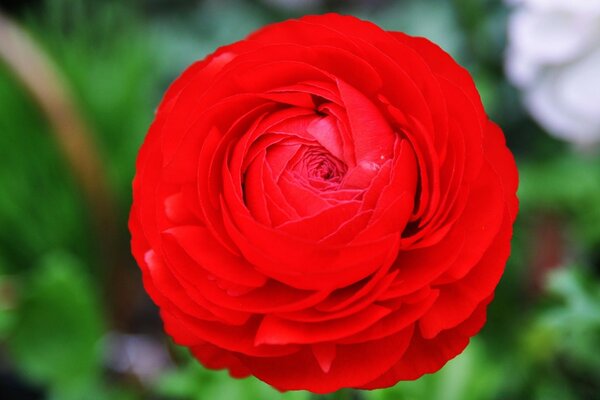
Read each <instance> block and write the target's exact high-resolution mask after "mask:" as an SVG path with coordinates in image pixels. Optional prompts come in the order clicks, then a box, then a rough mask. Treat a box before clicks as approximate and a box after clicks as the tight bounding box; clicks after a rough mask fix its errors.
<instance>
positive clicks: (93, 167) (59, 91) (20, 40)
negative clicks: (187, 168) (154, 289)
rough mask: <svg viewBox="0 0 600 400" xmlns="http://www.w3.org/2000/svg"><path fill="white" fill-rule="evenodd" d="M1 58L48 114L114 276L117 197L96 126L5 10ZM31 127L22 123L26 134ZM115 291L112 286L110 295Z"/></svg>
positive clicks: (117, 262)
mask: <svg viewBox="0 0 600 400" xmlns="http://www.w3.org/2000/svg"><path fill="white" fill-rule="evenodd" d="M0 62H3V63H5V64H6V66H7V67H8V68H9V70H10V71H11V72H12V73H13V74H14V76H15V78H16V79H17V81H18V82H20V84H21V85H22V86H23V88H25V89H26V90H27V92H28V93H29V94H30V96H31V98H32V100H33V101H34V102H35V104H36V105H37V106H38V107H39V108H40V110H41V112H42V113H43V114H44V116H45V117H46V119H47V121H48V123H49V125H50V127H51V132H52V134H53V136H54V139H55V141H56V143H57V144H58V147H59V148H60V150H61V152H62V154H63V157H64V158H65V159H66V161H67V165H68V166H69V168H70V170H71V173H72V174H73V176H74V178H75V179H76V181H77V183H78V185H79V187H80V188H81V191H82V193H83V195H84V198H85V200H86V202H87V205H88V207H89V211H90V214H91V218H92V222H93V224H94V227H95V231H96V232H95V234H96V241H97V250H98V257H99V258H100V260H101V265H103V266H108V269H107V271H106V276H104V277H105V278H109V277H111V276H112V275H114V274H115V273H117V272H116V271H118V270H119V269H120V268H119V267H120V259H119V254H118V251H117V246H118V243H117V238H118V234H117V233H118V226H117V213H116V205H115V197H114V195H113V193H112V191H111V189H110V186H109V184H108V179H107V174H106V170H105V166H104V164H103V162H102V159H101V157H100V154H99V151H98V147H97V145H96V143H94V140H93V135H92V131H91V129H90V127H89V126H88V124H87V123H86V121H85V120H84V118H83V117H82V116H81V114H80V112H79V110H78V107H77V105H76V103H75V101H74V99H73V96H72V94H71V91H70V90H69V85H68V84H67V81H66V79H64V77H63V76H62V74H61V73H60V71H59V70H58V68H56V67H55V65H54V63H53V62H52V60H51V59H50V58H49V57H48V56H47V55H46V54H45V52H44V51H43V49H42V48H40V46H39V45H38V44H37V43H36V42H35V41H34V40H33V39H32V38H31V37H30V36H29V34H28V33H27V32H26V31H25V30H23V29H22V28H21V27H20V26H19V25H18V24H17V23H15V22H13V21H11V20H10V19H9V18H8V17H6V16H4V15H3V14H2V13H0ZM28 133H30V132H27V130H26V127H23V134H28ZM23 156H24V157H35V153H34V152H33V149H32V152H31V154H23ZM40 200H41V201H43V199H40ZM113 280H114V279H113ZM107 282H110V279H107ZM110 292H111V289H110V288H107V293H106V295H107V296H109V298H110V296H112V295H111V294H110Z"/></svg>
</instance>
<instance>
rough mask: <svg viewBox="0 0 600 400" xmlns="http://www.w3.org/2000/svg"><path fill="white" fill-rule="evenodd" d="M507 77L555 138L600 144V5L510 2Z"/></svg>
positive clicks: (563, 0) (591, 0) (590, 0)
mask: <svg viewBox="0 0 600 400" xmlns="http://www.w3.org/2000/svg"><path fill="white" fill-rule="evenodd" d="M507 2H508V3H509V5H510V7H511V14H510V17H509V22H508V47H507V52H506V73H507V76H508V78H509V80H511V81H512V83H513V84H515V85H516V86H517V87H519V88H520V89H521V90H522V93H523V101H524V104H525V107H526V108H527V109H528V111H529V112H530V113H531V115H532V116H533V118H534V119H536V120H537V121H538V122H539V124H540V125H541V126H542V127H543V128H544V129H545V130H546V131H547V132H548V133H549V134H551V135H553V136H556V137H559V138H562V139H564V140H567V141H569V142H572V143H574V144H575V145H577V146H580V147H582V146H587V145H590V144H593V143H598V142H600V0H508V1H507Z"/></svg>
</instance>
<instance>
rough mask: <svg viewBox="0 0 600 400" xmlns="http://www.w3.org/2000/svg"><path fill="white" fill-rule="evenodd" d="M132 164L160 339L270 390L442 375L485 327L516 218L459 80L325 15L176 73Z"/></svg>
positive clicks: (138, 231)
mask: <svg viewBox="0 0 600 400" xmlns="http://www.w3.org/2000/svg"><path fill="white" fill-rule="evenodd" d="M136 167H137V174H136V177H135V180H134V184H133V194H134V202H133V207H132V211H131V217H130V230H131V233H132V249H133V254H134V256H135V258H136V260H137V262H138V264H139V266H140V268H141V270H142V272H143V280H144V285H145V288H146V290H147V292H148V293H149V294H150V296H151V297H152V299H153V300H154V302H155V303H156V304H157V305H158V306H159V308H160V314H161V317H162V319H163V321H164V326H165V330H166V331H167V332H168V334H169V335H171V336H172V337H173V339H174V340H175V342H176V343H178V344H181V345H184V346H188V347H189V348H190V350H191V351H192V353H193V354H194V356H195V357H196V358H197V359H198V360H200V362H202V363H203V364H204V365H205V366H206V367H208V368H214V369H220V368H227V369H228V370H229V371H230V373H231V375H233V376H235V377H243V376H247V375H255V376H257V377H258V378H260V379H262V380H264V381H265V382H267V383H269V384H271V385H273V386H274V387H276V388H278V389H280V390H290V389H307V390H310V391H313V392H319V393H325V392H331V391H335V390H337V389H340V388H343V387H355V388H365V389H373V388H381V387H387V386H391V385H394V384H395V383H396V382H398V381H399V380H409V379H416V378H418V377H419V376H421V375H423V374H425V373H430V372H434V371H436V370H438V369H439V368H441V367H442V366H443V365H444V364H445V363H446V362H447V361H448V360H449V359H451V358H452V357H454V356H456V355H457V354H459V353H460V352H461V351H462V350H463V349H464V348H465V346H466V345H467V343H468V341H469V338H470V337H471V336H473V335H474V334H475V333H477V332H478V331H479V330H480V328H481V327H482V325H483V324H484V322H485V313H486V307H487V305H488V303H489V302H490V300H491V299H492V297H493V292H494V288H495V286H496V284H497V283H498V280H499V279H500V276H501V275H502V272H503V269H504V265H505V262H506V259H507V257H508V255H509V251H510V238H511V232H512V223H513V221H514V218H515V216H516V213H517V199H516V196H515V191H516V187H517V171H516V168H515V164H514V161H513V158H512V155H511V154H510V152H509V151H508V150H507V148H506V146H505V143H504V137H503V134H502V132H501V130H500V129H499V128H498V127H497V126H496V125H494V123H492V122H491V121H490V120H489V119H488V118H487V117H486V114H485V111H484V110H483V107H482V105H481V101H480V99H479V95H478V93H477V91H476V88H475V86H474V84H473V81H472V80H471V78H470V76H469V74H468V73H467V71H466V70H464V69H463V68H461V67H460V66H458V65H457V64H456V63H455V62H454V61H453V60H452V58H451V57H450V56H449V55H448V54H446V53H445V52H444V51H443V50H441V49H440V48H439V47H437V46H436V45H435V44H433V43H431V42H429V41H428V40H426V39H423V38H415V37H411V36H407V35H405V34H402V33H398V32H386V31H383V30H381V29H380V28H378V27H377V26H376V25H373V24H371V23H368V22H365V21H361V20H359V19H356V18H353V17H346V16H340V15H335V14H328V15H323V16H309V17H304V18H302V19H300V20H290V21H286V22H282V23H278V24H274V25H270V26H267V27H265V28H263V29H261V30H259V31H258V32H256V33H254V34H252V35H250V36H249V37H248V38H247V39H246V40H243V41H240V42H237V43H234V44H232V45H229V46H225V47H222V48H220V49H218V50H217V51H216V52H215V53H214V54H212V55H210V56H208V57H207V58H206V59H204V60H203V61H199V62H197V63H195V64H193V65H192V66H190V67H189V68H188V69H187V70H186V71H185V72H184V73H183V74H182V75H181V76H180V77H179V78H178V79H177V80H176V81H175V82H174V83H173V84H172V86H171V87H170V88H169V90H168V91H167V93H166V94H165V96H164V99H163V101H162V103H161V105H160V107H159V109H158V111H157V113H156V119H155V121H154V123H153V124H152V126H151V128H150V131H149V132H148V135H147V137H146V140H145V142H144V144H143V146H142V149H141V150H140V154H139V158H138V160H137V165H136Z"/></svg>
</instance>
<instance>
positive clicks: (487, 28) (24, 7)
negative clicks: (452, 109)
mask: <svg viewBox="0 0 600 400" xmlns="http://www.w3.org/2000/svg"><path fill="white" fill-rule="evenodd" d="M559 3H560V2H557V1H554V0H544V1H537V2H533V1H531V0H513V1H508V2H506V3H503V2H500V1H492V0H453V1H448V2H440V1H436V0H411V1H404V0H403V1H391V0H387V1H386V0H352V1H341V0H340V1H333V0H331V1H328V0H303V1H299V0H203V1H199V0H197V1H191V0H170V1H169V0H146V1H142V0H138V1H102V2H99V1H93V0H28V1H24V0H15V1H5V0H0V398H2V399H7V400H11V399H61V400H62V399H66V400H69V399H73V400H76V399H124V400H125V399H127V400H129V399H132V400H133V399H215V398H223V399H256V400H258V399H260V400H265V399H290V400H304V399H310V398H312V397H311V396H313V395H311V394H310V393H308V392H293V393H286V394H281V393H278V392H277V391H275V390H274V389H272V388H270V387H269V386H267V385H266V384H264V383H262V382H260V381H258V380H256V379H254V378H247V379H244V380H234V379H232V378H230V377H229V376H228V375H227V373H226V372H223V371H220V372H215V371H209V370H205V369H203V368H202V367H201V366H200V365H199V364H198V363H197V362H195V361H194V360H193V359H191V357H190V356H189V355H188V353H187V351H186V350H185V349H182V348H179V347H178V346H176V345H174V344H173V343H171V342H170V341H169V339H168V338H167V337H166V335H165V334H164V333H163V330H162V325H161V322H160V319H159V317H158V314H157V310H156V308H155V307H154V305H153V304H152V303H151V301H150V300H149V299H148V297H147V296H146V295H145V293H144V291H143V288H142V285H141V276H140V273H139V270H138V268H137V267H136V265H135V263H134V261H133V258H132V257H131V255H130V252H129V234H128V232H127V215H128V212H129V207H130V204H131V179H132V177H133V174H134V160H135V157H136V153H137V150H138V148H139V146H140V144H141V143H142V140H143V138H144V135H145V133H146V130H147V128H148V125H149V124H150V122H151V120H152V118H153V112H154V110H155V108H156V107H157V105H158V103H159V101H160V98H161V96H162V93H163V92H164V90H165V89H166V88H167V86H168V84H169V83H170V82H171V81H172V80H173V79H174V78H175V77H176V76H177V75H178V74H179V73H181V71H182V70H183V69H184V68H185V67H186V66H188V65H189V64H191V63H192V62H193V61H195V60H198V59H201V58H203V57H204V56H205V55H207V54H208V53H210V52H212V51H213V50H214V49H216V48H217V47H218V46H220V45H224V44H227V43H230V42H233V41H236V40H240V39H242V38H243V37H244V36H245V35H247V34H248V33H249V32H251V31H252V30H254V29H256V28H258V27H260V26H262V25H264V24H267V23H270V22H275V21H280V20H283V19H287V18H291V17H297V16H300V15H303V14H311V13H322V12H326V11H336V12H340V13H344V14H352V15H356V16H358V17H361V18H364V19H368V20H371V21H373V22H375V23H377V24H378V25H380V26H381V27H383V28H384V29H387V30H399V31H404V32H407V33H409V34H412V35H419V36H426V37H428V38H429V39H431V40H433V41H435V42H437V43H438V44H440V45H441V46H442V47H443V48H444V49H445V50H446V51H448V52H449V53H450V54H451V55H452V56H453V57H455V58H456V59H457V60H458V61H459V62H460V63H461V64H462V65H464V66H465V67H466V68H467V69H468V70H469V71H470V72H471V74H472V75H473V77H474V79H475V82H476V84H477V87H478V89H479V91H480V93H481V96H482V100H483V102H484V104H485V106H486V110H487V112H488V113H489V115H490V116H491V118H492V119H494V120H495V121H496V122H497V123H498V124H499V125H500V126H501V127H502V128H503V129H504V131H505V134H506V136H507V142H508V145H509V147H510V148H511V149H512V150H513V151H514V153H515V157H516V159H517V163H518V166H519V170H520V176H521V186H520V189H519V197H520V201H521V212H520V215H519V218H518V219H517V224H516V228H515V229H516V231H515V235H514V239H513V251H512V256H511V258H510V260H509V263H508V265H507V269H506V272H505V275H504V278H503V279H502V281H501V282H500V285H499V288H498V290H497V293H496V299H495V300H494V302H493V303H492V305H491V307H490V311H489V314H488V324H487V325H486V326H485V328H484V329H483V331H482V332H481V333H480V334H479V335H478V336H477V337H476V338H474V339H473V340H472V343H471V345H470V346H469V347H468V348H467V350H466V351H465V352H464V353H463V354H462V355H460V356H458V357H457V358H456V359H455V360H452V361H451V362H449V363H448V365H447V366H446V367H445V368H444V369H442V370H441V371H440V372H438V373H436V374H434V375H428V376H425V377H423V378H422V379H420V380H418V381H416V382H400V383H399V384H398V385H396V386H395V387H393V388H390V389H386V390H379V391H374V392H364V393H361V394H360V395H359V394H351V393H348V392H345V393H344V392H342V393H337V394H333V395H330V396H325V397H324V398H331V399H334V398H354V397H352V396H355V397H357V396H362V397H360V398H365V399H373V400H386V399H390V400H391V399H415V400H419V399H434V400H435V399H444V400H452V399H460V400H463V399H466V400H469V399H473V400H475V399H553V398H556V399H564V400H569V399H594V398H598V393H600V383H599V382H600V358H599V357H598V354H600V159H599V157H598V151H599V149H598V145H597V143H598V142H600V111H599V110H597V108H594V107H598V104H600V99H598V96H600V94H599V93H600V72H599V71H600V50H599V49H600V31H599V30H598V27H600V1H598V0H589V2H582V1H573V2H572V3H569V4H570V5H567V6H565V5H559V6H557V4H559ZM580 3H581V4H580ZM557 16H559V17H560V18H559V17H557ZM557 18H558V19H557ZM561 29H562V30H561ZM549 42H551V43H553V46H549V45H548V43H549ZM597 55H598V56H597ZM505 71H506V72H505ZM596 89H597V90H596ZM557 138H560V139H557ZM357 398H358V397H357Z"/></svg>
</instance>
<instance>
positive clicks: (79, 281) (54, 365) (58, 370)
mask: <svg viewBox="0 0 600 400" xmlns="http://www.w3.org/2000/svg"><path fill="white" fill-rule="evenodd" d="M28 278H29V282H28V285H27V287H26V290H24V291H23V299H22V302H21V304H20V306H19V310H18V311H19V314H18V319H17V321H16V325H15V328H14V330H13V332H12V335H11V337H10V338H9V341H8V344H9V350H10V352H11V354H12V355H13V357H14V360H15V362H16V364H17V365H18V367H19V368H20V370H21V371H22V373H23V374H25V375H26V376H27V377H28V378H29V379H31V380H32V381H34V382H36V383H39V384H45V385H48V386H49V387H50V389H51V393H52V394H53V395H54V397H56V398H60V399H82V398H84V397H85V398H86V399H91V398H95V397H93V396H92V397H90V394H89V393H90V390H93V388H95V387H97V386H98V379H99V376H100V361H101V358H100V352H99V351H100V350H101V349H100V348H99V347H98V343H99V340H100V338H101V336H102V330H103V319H102V311H101V309H100V305H99V302H98V299H97V297H96V293H95V288H94V287H93V286H92V284H91V282H89V281H88V279H87V276H86V274H85V272H84V270H83V266H82V265H81V264H79V263H78V262H77V260H76V259H74V258H72V257H71V256H69V255H67V254H62V253H55V254H51V255H49V256H47V257H46V258H45V259H44V260H42V262H41V263H40V265H39V267H38V268H36V269H34V270H32V271H31V272H30V276H29V277H28ZM92 393H93V391H92ZM84 395H85V396H84Z"/></svg>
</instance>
